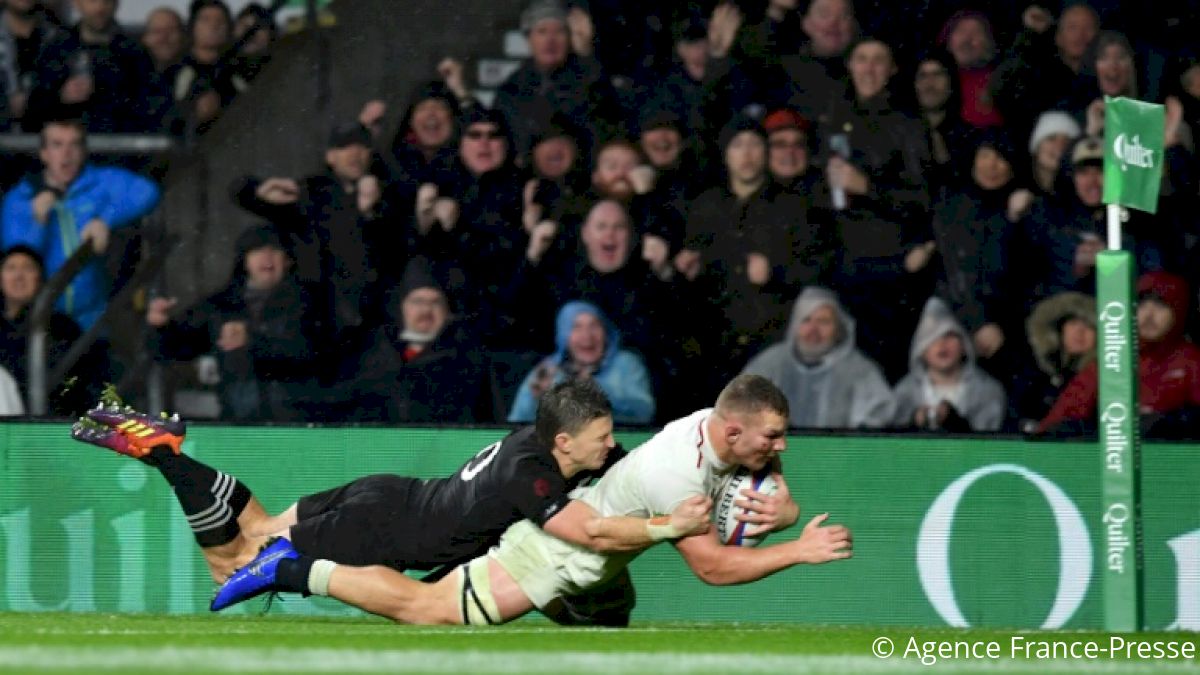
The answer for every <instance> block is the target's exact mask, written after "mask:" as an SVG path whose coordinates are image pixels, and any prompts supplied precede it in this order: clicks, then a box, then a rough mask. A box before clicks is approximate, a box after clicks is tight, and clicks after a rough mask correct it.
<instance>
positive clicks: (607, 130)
mask: <svg viewBox="0 0 1200 675" xmlns="http://www.w3.org/2000/svg"><path fill="white" fill-rule="evenodd" d="M521 30H522V32H524V33H525V35H526V36H527V37H528V38H529V48H530V52H531V53H532V56H531V58H530V59H529V60H528V61H526V62H525V63H524V64H523V65H522V66H521V67H520V68H519V69H518V70H517V71H516V72H514V73H513V74H512V75H510V76H509V78H508V79H507V80H505V81H504V83H503V84H502V85H500V89H499V90H498V91H497V92H496V101H495V104H494V108H495V109H496V110H498V111H500V112H501V113H502V114H503V115H504V117H505V119H507V121H508V126H509V127H510V128H511V129H512V136H513V147H512V148H511V151H512V153H513V155H514V157H525V156H527V155H528V154H529V149H530V147H532V143H531V141H532V138H533V136H534V133H535V132H536V131H537V129H538V128H539V127H540V126H542V125H545V124H548V123H549V122H550V118H551V116H552V115H553V114H554V113H555V112H561V113H562V114H564V115H566V116H567V117H568V118H569V119H570V120H571V121H572V122H573V123H574V124H575V125H576V126H578V127H581V128H583V129H586V130H587V136H586V137H585V138H582V139H580V141H581V143H582V145H583V152H584V155H585V156H589V157H590V156H591V153H592V150H593V148H594V147H595V145H596V144H597V143H598V142H603V141H604V140H607V139H608V138H610V137H612V136H614V135H615V127H616V125H617V124H618V122H619V121H620V119H621V113H620V110H619V106H618V105H617V100H618V98H617V93H616V90H614V89H613V87H612V84H611V83H609V81H608V79H607V77H606V76H605V75H604V73H603V71H602V70H601V68H600V64H599V63H598V62H597V61H596V60H595V59H593V58H591V57H588V56H579V55H576V54H573V53H571V51H570V35H569V34H568V26H567V13H566V10H565V9H564V8H563V6H562V5H561V4H560V3H559V2H558V1H557V0H534V2H533V4H531V5H530V6H529V7H528V8H526V10H525V11H524V12H523V13H522V14H521Z"/></svg>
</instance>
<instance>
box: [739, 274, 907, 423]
mask: <svg viewBox="0 0 1200 675" xmlns="http://www.w3.org/2000/svg"><path fill="white" fill-rule="evenodd" d="M854 342H855V339H854V318H853V317H851V316H850V315H849V314H848V313H846V310H845V309H843V308H842V305H841V303H839V302H838V299H837V296H836V295H834V294H833V293H832V292H831V291H829V290H826V289H824V288H818V287H815V286H813V287H809V288H806V289H804V291H803V292H802V293H801V294H800V297H798V298H797V299H796V304H795V306H794V307H793V309H792V320H791V323H790V324H789V325H788V331H787V337H786V338H785V339H784V340H783V341H781V342H778V343H776V344H774V345H771V346H770V347H768V348H767V349H766V350H765V351H764V352H762V353H761V354H759V355H758V356H755V357H754V359H753V360H751V361H750V364H749V365H747V366H746V369H745V370H744V371H743V372H746V373H751V374H755V375H762V376H763V377H765V378H767V379H769V380H771V381H772V382H773V383H775V386H777V387H779V388H780V389H781V390H783V393H784V394H785V395H786V396H787V398H788V404H789V407H790V410H791V417H790V418H789V421H790V423H791V426H793V427H799V428H802V429H879V428H883V427H885V426H887V425H888V424H890V423H891V421H892V418H893V416H894V414H895V409H896V403H895V400H894V399H893V398H892V392H891V389H890V388H889V387H888V383H887V380H885V379H884V378H883V372H882V371H881V370H880V369H879V366H878V365H876V364H875V362H874V361H872V360H871V359H869V358H867V357H866V356H864V355H863V354H862V352H860V351H858V349H857V348H856V347H855V346H854Z"/></svg>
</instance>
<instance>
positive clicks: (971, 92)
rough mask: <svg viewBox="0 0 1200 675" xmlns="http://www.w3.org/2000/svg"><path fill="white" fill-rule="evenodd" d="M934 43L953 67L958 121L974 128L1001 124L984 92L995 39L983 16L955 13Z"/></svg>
mask: <svg viewBox="0 0 1200 675" xmlns="http://www.w3.org/2000/svg"><path fill="white" fill-rule="evenodd" d="M938 44H939V46H945V48H946V49H947V51H949V52H950V54H951V55H952V56H953V57H954V62H955V64H956V65H957V68H956V74H957V77H958V85H959V88H958V90H959V92H960V94H961V99H962V100H961V104H962V109H961V115H960V117H961V119H962V120H963V121H964V122H966V123H967V124H969V125H971V126H972V127H975V128H984V127H994V126H999V125H1000V124H1002V123H1003V121H1004V120H1003V119H1002V118H1001V117H1000V113H999V112H998V111H997V110H996V108H995V106H994V105H993V103H992V95H991V92H990V91H989V89H988V83H989V80H990V79H991V77H992V73H993V71H995V69H996V65H995V60H996V40H995V38H994V37H993V36H992V25H991V23H990V22H989V21H988V20H987V16H985V15H984V14H983V13H982V12H978V11H974V10H962V11H959V12H956V13H955V14H954V16H952V17H950V19H949V20H948V21H946V24H945V25H944V26H943V27H942V34H941V37H940V38H939V39H938Z"/></svg>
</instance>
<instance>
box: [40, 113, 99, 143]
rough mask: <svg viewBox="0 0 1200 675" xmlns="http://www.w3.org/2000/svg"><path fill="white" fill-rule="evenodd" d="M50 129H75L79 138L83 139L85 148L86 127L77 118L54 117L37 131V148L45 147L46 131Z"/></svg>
mask: <svg viewBox="0 0 1200 675" xmlns="http://www.w3.org/2000/svg"><path fill="white" fill-rule="evenodd" d="M50 127H69V128H71V129H75V130H76V131H78V132H79V135H80V137H81V138H82V139H83V145H84V147H87V126H85V125H84V123H83V120H81V119H79V118H78V117H55V118H52V119H49V120H46V122H45V124H43V125H42V128H41V129H39V130H38V147H39V148H44V147H46V131H47V130H48V129H49V128H50Z"/></svg>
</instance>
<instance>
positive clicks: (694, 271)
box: [675, 117, 835, 380]
mask: <svg viewBox="0 0 1200 675" xmlns="http://www.w3.org/2000/svg"><path fill="white" fill-rule="evenodd" d="M766 141H767V138H766V132H765V131H764V130H763V128H762V126H760V125H759V124H758V123H757V122H755V121H754V120H752V119H750V118H744V117H739V118H735V119H734V120H733V121H732V122H730V123H729V125H727V126H726V128H725V129H724V130H723V131H722V132H721V141H720V145H721V149H722V155H723V156H724V158H725V168H726V171H727V174H728V181H727V183H726V184H725V185H722V186H720V187H715V188H712V189H710V190H707V191H705V192H704V193H703V194H701V195H700V196H699V197H697V198H696V200H695V201H694V202H693V203H692V206H691V208H690V209H689V211H688V216H687V242H686V244H685V249H684V250H683V251H681V252H680V253H679V255H677V256H676V258H675V266H676V269H677V270H678V271H679V272H680V273H681V274H682V275H683V277H684V279H686V281H687V282H690V283H687V284H686V286H685V287H686V288H687V289H689V290H688V293H689V295H690V296H692V298H693V302H697V303H699V305H698V308H697V310H696V311H697V312H705V313H707V312H714V311H715V312H719V313H720V314H719V315H718V316H716V317H713V318H711V319H708V320H705V321H701V322H699V323H700V324H704V328H703V329H702V330H711V331H714V332H715V334H714V335H710V336H707V337H701V338H700V340H701V342H711V341H712V340H714V339H715V341H716V343H715V345H713V348H714V349H715V351H714V353H720V354H721V357H720V361H721V363H723V364H724V366H725V368H727V369H729V372H722V371H721V368H719V367H716V366H715V364H714V363H712V362H711V361H713V360H714V359H712V358H706V361H710V362H709V363H707V365H706V366H705V367H706V368H707V369H708V370H709V371H710V372H712V373H713V375H714V377H716V378H717V379H718V380H726V379H728V377H727V376H732V375H733V374H735V373H736V372H737V371H738V369H740V368H741V367H742V365H743V364H744V363H745V362H746V361H747V360H748V359H749V358H750V356H752V355H753V354H755V353H757V352H758V351H760V350H761V349H762V347H763V346H765V345H766V344H767V343H768V342H771V341H773V340H775V339H777V337H778V335H779V334H780V332H781V331H782V330H783V327H784V325H785V323H786V317H787V308H788V299H789V298H792V297H795V295H796V294H797V293H798V292H799V290H800V289H801V288H802V287H803V286H806V285H809V284H813V283H819V282H820V281H821V280H822V279H824V278H825V277H826V275H827V274H828V273H829V269H830V257H831V256H832V254H833V253H834V251H835V244H834V243H833V240H832V235H831V233H830V232H829V228H828V227H826V226H825V225H824V223H822V222H820V220H819V219H810V216H809V209H810V204H811V203H810V202H809V200H808V199H806V198H805V197H803V196H801V195H797V194H795V193H791V192H787V191H785V190H784V189H783V188H781V187H780V186H778V185H776V184H774V183H771V182H770V181H768V180H767V147H766V146H767V143H766ZM701 308H702V309H701ZM717 345H719V347H718V346H717Z"/></svg>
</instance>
